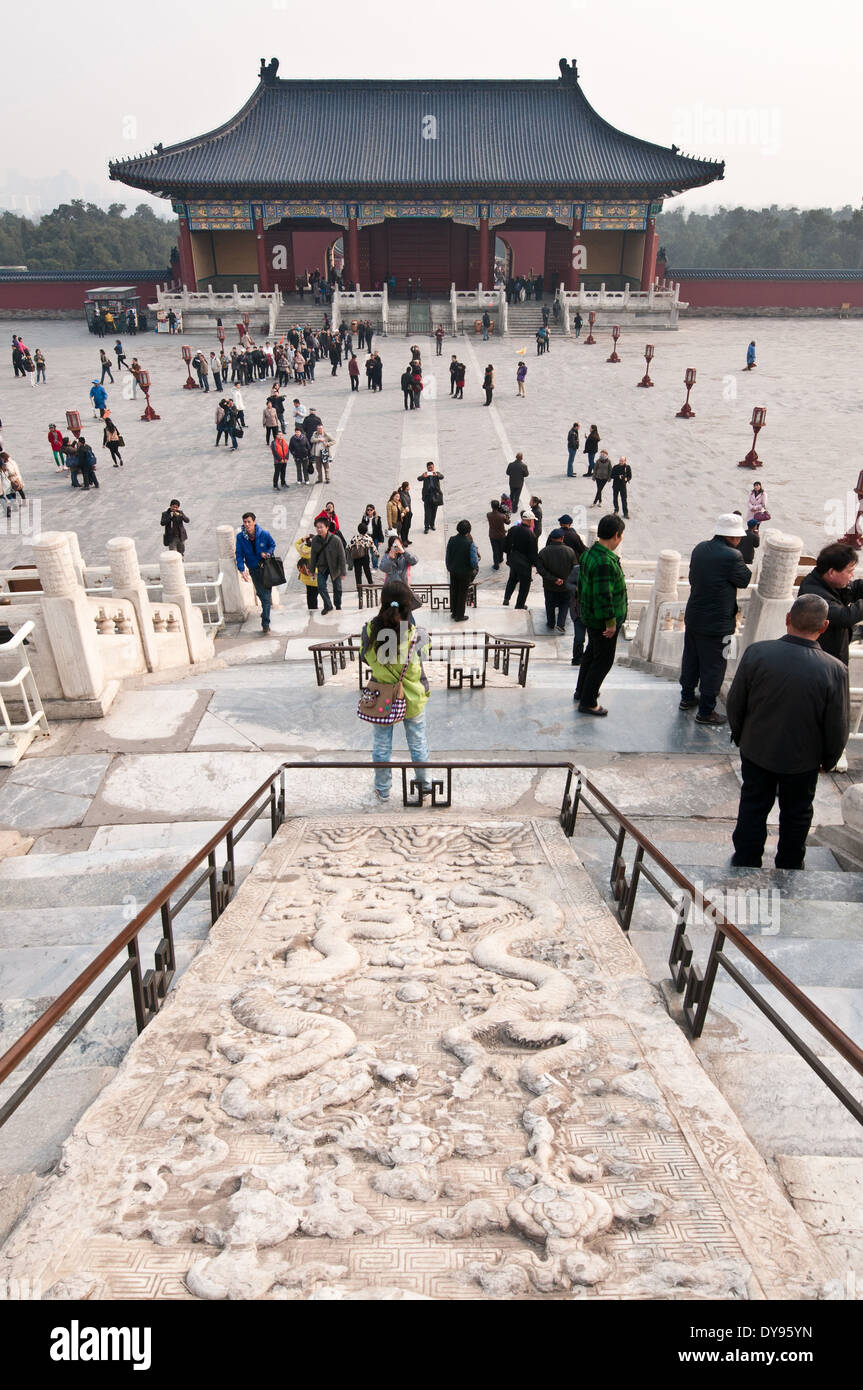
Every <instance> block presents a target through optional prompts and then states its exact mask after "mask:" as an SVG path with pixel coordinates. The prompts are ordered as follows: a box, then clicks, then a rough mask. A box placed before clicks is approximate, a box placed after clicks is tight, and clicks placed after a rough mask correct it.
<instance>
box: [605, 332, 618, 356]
mask: <svg viewBox="0 0 863 1390" xmlns="http://www.w3.org/2000/svg"><path fill="white" fill-rule="evenodd" d="M611 336H612V338H613V339H614V347H613V348H612V349H611V356H610V357H606V359H605V360H606V362H619V361H620V358H619V357H618V355H617V340H618V338H619V337H620V324H619V323H616V324H615V325H614V327H613V328H612V330H611Z"/></svg>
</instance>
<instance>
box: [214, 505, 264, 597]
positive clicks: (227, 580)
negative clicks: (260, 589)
mask: <svg viewBox="0 0 863 1390" xmlns="http://www.w3.org/2000/svg"><path fill="white" fill-rule="evenodd" d="M216 544H217V545H218V549H219V569H220V570H221V571H222V604H223V607H224V610H225V617H226V618H233V619H235V620H236V619H237V618H239V619H245V618H247V617H248V616H249V614H250V613H251V612H252V611H253V609H254V607H255V591H254V589H253V587H252V585H251V584H246V583H245V581H244V580H242V579H241V578H240V576H239V574H238V572H237V562H236V558H235V547H236V532H235V530H234V528H233V527H232V526H217V527H216Z"/></svg>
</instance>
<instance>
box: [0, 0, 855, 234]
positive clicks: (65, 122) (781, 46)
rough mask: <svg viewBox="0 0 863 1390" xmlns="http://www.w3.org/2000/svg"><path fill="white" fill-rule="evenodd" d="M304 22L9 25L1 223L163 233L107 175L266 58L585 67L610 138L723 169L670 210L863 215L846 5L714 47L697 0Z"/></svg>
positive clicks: (732, 22)
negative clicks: (94, 215)
mask: <svg viewBox="0 0 863 1390" xmlns="http://www.w3.org/2000/svg"><path fill="white" fill-rule="evenodd" d="M296 15H297V11H296V8H295V7H290V8H289V0H251V3H250V4H249V5H247V6H246V7H245V8H244V10H243V14H242V17H241V18H238V16H237V14H236V9H235V7H234V6H233V4H231V3H229V0H211V3H210V4H208V5H207V6H206V9H204V10H201V9H200V8H199V7H197V6H196V7H195V8H192V6H191V5H187V6H183V7H180V8H178V6H177V5H176V3H175V0H151V3H150V5H149V6H148V8H147V12H146V19H145V21H144V22H142V23H141V24H138V23H133V24H132V25H131V26H130V24H129V20H128V18H126V17H125V16H124V14H123V13H122V12H119V11H118V10H117V9H116V7H115V6H113V5H111V4H109V3H108V2H107V0H92V3H88V5H87V7H86V10H85V9H84V7H83V6H79V5H77V4H75V3H74V0H73V3H71V4H69V3H61V0H43V3H42V4H41V5H40V6H39V7H38V8H37V9H35V10H33V11H28V12H26V13H24V12H20V11H18V10H15V9H13V10H11V11H10V12H9V14H8V15H7V18H6V20H5V33H6V39H7V57H11V58H12V59H13V61H11V62H7V65H6V68H5V71H4V87H5V95H6V98H7V104H8V109H9V110H10V112H11V111H16V112H20V113H30V115H31V118H29V119H24V118H23V114H22V118H21V119H18V120H16V122H15V123H14V126H9V127H8V128H9V129H10V130H11V135H9V136H7V145H6V148H7V158H8V165H7V166H6V167H5V168H3V169H0V208H5V209H8V210H11V211H20V212H28V213H30V214H31V215H33V214H35V215H40V214H43V213H44V212H47V211H50V210H51V209H52V208H54V207H56V206H57V205H58V204H59V203H61V202H68V201H71V199H72V198H73V197H81V198H83V199H84V200H85V201H88V202H95V203H99V204H102V205H104V206H107V205H108V204H109V203H111V202H117V203H124V204H125V206H126V207H127V209H129V210H132V209H133V208H134V207H135V206H137V204H139V203H146V204H148V205H149V206H151V207H152V208H153V210H154V211H155V212H157V214H159V215H161V216H164V217H166V218H170V215H171V214H170V203H169V202H168V201H167V200H164V199H157V198H153V197H151V196H150V195H148V194H146V193H143V192H141V191H140V190H136V189H132V188H127V187H126V186H125V185H123V184H121V183H118V182H113V181H111V180H109V178H108V172H107V166H108V162H109V160H110V159H113V158H120V157H125V156H129V155H133V154H138V153H141V152H144V151H146V150H148V149H151V148H152V147H153V145H154V144H155V143H156V142H157V141H161V142H162V143H163V144H165V145H170V144H174V143H176V142H178V141H181V140H185V139H189V138H191V137H194V136H196V135H200V134H204V133H205V132H207V131H210V130H212V129H214V128H215V127H217V126H219V125H221V124H223V123H224V122H225V121H226V120H228V119H230V118H231V117H232V116H233V115H234V114H235V113H236V112H237V111H239V109H240V108H241V107H242V106H243V105H244V103H245V102H246V101H247V100H248V98H249V96H250V95H251V93H252V91H253V90H254V88H255V85H256V82H257V75H258V67H259V62H260V59H261V57H264V58H266V59H269V58H270V57H272V56H277V57H278V58H279V60H280V68H279V76H280V77H291V76H292V75H293V76H295V77H297V78H315V77H317V78H327V77H329V78H343V79H345V78H356V77H378V78H383V79H386V78H391V79H393V80H398V79H405V78H416V79H421V78H430V77H433V78H435V79H440V78H441V77H450V78H462V79H464V78H470V77H474V78H497V79H506V78H507V77H518V78H523V79H529V78H547V79H553V78H556V77H557V75H558V66H557V64H558V58H559V57H561V56H567V57H569V58H571V57H573V56H574V57H575V59H576V61H577V64H578V71H579V78H580V82H581V86H582V90H583V91H584V93H585V95H586V97H587V99H588V100H589V101H590V102H591V104H592V105H593V106H594V107H595V109H596V110H597V111H598V113H599V115H600V116H602V117H603V118H604V119H605V120H607V121H609V122H611V123H612V124H613V125H615V126H617V127H619V128H620V129H622V130H625V131H626V132H628V133H629V134H631V135H635V136H638V137H640V138H642V139H645V140H649V141H653V142H655V143H657V144H661V145H666V146H668V145H671V144H672V143H674V144H677V145H678V146H679V147H680V149H681V150H682V151H684V152H685V153H688V154H693V155H696V156H702V157H705V158H713V159H724V160H725V165H726V173H725V179H724V180H723V181H720V182H718V183H716V184H712V185H710V186H709V187H708V188H701V189H693V190H691V191H690V192H688V193H684V194H681V195H680V196H679V197H676V198H671V199H668V200H667V201H666V204H665V207H666V209H668V210H670V209H672V208H677V207H681V208H684V209H686V210H691V211H702V212H704V211H709V210H712V209H714V208H718V207H726V208H733V207H746V208H762V207H770V206H772V205H774V204H775V205H776V206H778V207H782V208H787V207H797V208H801V209H804V208H806V209H808V208H828V207H829V208H832V209H839V208H842V207H845V206H848V205H850V206H852V207H859V205H860V199H861V192H863V190H861V181H860V160H859V154H858V149H857V131H858V128H859V109H858V99H857V88H858V85H859V83H858V81H857V80H856V79H857V69H858V68H859V58H858V56H857V55H858V53H859V51H860V38H861V31H863V20H861V13H860V11H859V10H848V11H842V12H841V16H840V12H839V10H838V6H837V5H836V3H835V0H827V3H826V4H825V5H822V6H821V7H820V9H819V12H818V15H819V25H818V27H817V29H810V28H808V27H807V28H805V29H804V28H803V27H802V26H795V25H791V24H789V23H788V22H787V9H786V7H785V6H780V4H779V0H761V3H760V4H759V5H757V6H753V5H752V4H751V3H750V0H728V3H727V4H726V5H725V6H724V7H723V10H722V14H721V19H720V20H719V21H711V22H710V27H709V29H707V28H706V26H705V20H704V12H703V11H699V10H698V9H697V8H695V7H692V6H691V5H689V4H686V3H684V0H666V3H665V4H664V5H663V6H661V7H656V6H654V5H652V4H649V3H648V0H617V3H616V4H615V5H614V6H613V7H608V9H602V10H600V9H595V8H594V7H593V5H592V4H591V2H590V0H540V3H539V4H538V5H534V6H533V7H531V10H530V13H529V16H527V18H526V16H525V11H524V8H523V6H521V5H520V4H517V3H516V0H500V3H499V4H498V5H497V6H496V7H495V9H494V10H493V11H489V10H488V9H487V8H485V7H484V6H480V5H479V4H478V3H476V2H475V3H473V4H468V5H465V4H464V2H463V0H458V3H455V0H439V3H438V4H437V5H436V6H435V7H434V9H433V10H432V11H431V12H430V13H423V15H421V16H419V17H417V15H416V12H415V11H413V10H409V9H408V8H407V7H405V6H403V5H401V4H397V3H395V0H378V3H377V5H376V7H375V11H374V15H373V17H372V19H371V20H367V17H366V16H365V15H364V14H362V13H360V14H359V15H358V12H357V10H356V9H355V8H354V6H353V5H352V4H350V3H348V0H331V4H330V7H329V9H328V11H327V15H326V20H325V22H324V23H323V25H322V26H321V27H322V30H323V32H322V33H320V34H319V33H318V32H317V30H316V29H315V28H314V26H311V25H309V26H305V27H303V26H299V27H298V24H297V18H296ZM202 17H203V18H205V19H206V25H202V24H201V19H202ZM84 19H86V23H84V22H82V20H84ZM142 19H143V17H142ZM840 25H841V28H840V27H839V26H840ZM94 34H97V35H98V37H99V43H98V51H96V50H95V49H94V43H93V35H94ZM333 35H335V36H336V37H335V39H333V38H332V37H331V36H333ZM40 37H41V38H42V39H43V40H46V41H48V42H49V43H50V51H51V52H52V53H54V54H59V55H60V59H61V61H60V63H59V65H58V67H57V74H58V80H57V81H56V82H51V81H47V82H46V80H45V74H46V66H45V65H46V58H45V43H44V42H43V43H38V42H35V41H34V40H35V39H38V38H40ZM116 55H122V56H119V57H118V56H116ZM513 55H516V56H513ZM48 61H50V60H48ZM64 72H65V73H74V74H75V82H74V84H70V83H69V82H67V81H64V80H62V74H63V73H64ZM34 92H39V102H38V108H36V112H37V114H38V118H34V117H33V109H34V98H33V93H34ZM58 132H62V135H61V136H60V137H58ZM58 155H59V157H58Z"/></svg>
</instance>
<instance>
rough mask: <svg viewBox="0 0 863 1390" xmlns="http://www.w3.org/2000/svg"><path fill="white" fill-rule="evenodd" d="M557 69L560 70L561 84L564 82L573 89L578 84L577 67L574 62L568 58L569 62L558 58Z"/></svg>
mask: <svg viewBox="0 0 863 1390" xmlns="http://www.w3.org/2000/svg"><path fill="white" fill-rule="evenodd" d="M558 67H559V68H560V80H561V82H566V83H568V84H569V86H571V87H574V86H575V84H576V83H577V82H578V66H577V64H576V60H575V59H574V58H570V60H569V62H567V61H566V59H565V58H560V59H559V60H558Z"/></svg>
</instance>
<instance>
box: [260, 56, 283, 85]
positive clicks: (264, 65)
mask: <svg viewBox="0 0 863 1390" xmlns="http://www.w3.org/2000/svg"><path fill="white" fill-rule="evenodd" d="M278 71H279V60H278V58H271V59H270V61H269V62H266V61H265V59H263V58H262V59H261V70H260V72H259V73H258V81H259V82H263V83H264V86H266V87H272V85H273V83H274V82H275V80H276V73H277V72H278Z"/></svg>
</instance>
